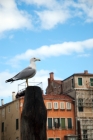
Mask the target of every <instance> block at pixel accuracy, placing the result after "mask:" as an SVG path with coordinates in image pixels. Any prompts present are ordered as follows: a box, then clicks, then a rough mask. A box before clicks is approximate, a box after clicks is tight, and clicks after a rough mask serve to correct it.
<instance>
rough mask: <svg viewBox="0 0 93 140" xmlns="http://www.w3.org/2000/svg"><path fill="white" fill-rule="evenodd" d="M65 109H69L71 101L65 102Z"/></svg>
mask: <svg viewBox="0 0 93 140" xmlns="http://www.w3.org/2000/svg"><path fill="white" fill-rule="evenodd" d="M66 109H68V110H70V109H71V103H69V102H66Z"/></svg>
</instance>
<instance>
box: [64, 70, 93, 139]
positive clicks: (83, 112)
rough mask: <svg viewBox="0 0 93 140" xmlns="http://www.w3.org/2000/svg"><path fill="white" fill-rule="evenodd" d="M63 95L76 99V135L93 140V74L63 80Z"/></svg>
mask: <svg viewBox="0 0 93 140" xmlns="http://www.w3.org/2000/svg"><path fill="white" fill-rule="evenodd" d="M63 93H64V94H66V95H70V96H71V97H73V98H74V99H75V118H76V133H77V135H78V136H79V139H81V140H85V139H86V140H93V74H90V73H88V71H84V73H76V74H73V75H71V76H70V77H68V78H66V79H65V80H63Z"/></svg>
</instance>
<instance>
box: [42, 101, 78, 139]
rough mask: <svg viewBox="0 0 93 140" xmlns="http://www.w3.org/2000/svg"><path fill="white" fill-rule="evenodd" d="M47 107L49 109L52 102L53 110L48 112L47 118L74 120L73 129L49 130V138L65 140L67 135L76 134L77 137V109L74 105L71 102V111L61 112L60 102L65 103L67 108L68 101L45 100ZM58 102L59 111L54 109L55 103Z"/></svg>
mask: <svg viewBox="0 0 93 140" xmlns="http://www.w3.org/2000/svg"><path fill="white" fill-rule="evenodd" d="M44 102H45V105H46V107H47V102H52V109H51V110H47V118H72V126H73V127H72V129H63V130H62V129H60V128H59V129H51V130H49V129H48V128H47V138H60V140H64V136H65V135H69V134H74V135H75V128H76V126H75V109H74V103H73V102H72V101H69V102H71V110H67V109H64V110H61V109H60V102H65V106H66V101H62V100H44ZM54 102H58V109H57V110H54V109H53V103H54Z"/></svg>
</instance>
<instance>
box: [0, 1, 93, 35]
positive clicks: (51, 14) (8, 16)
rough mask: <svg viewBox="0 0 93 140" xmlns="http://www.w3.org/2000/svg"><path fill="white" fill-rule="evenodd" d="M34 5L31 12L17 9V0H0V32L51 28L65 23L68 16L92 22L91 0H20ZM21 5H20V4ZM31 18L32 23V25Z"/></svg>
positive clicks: (92, 9) (92, 4)
mask: <svg viewBox="0 0 93 140" xmlns="http://www.w3.org/2000/svg"><path fill="white" fill-rule="evenodd" d="M19 2H21V3H20V4H23V3H22V2H25V3H26V4H29V5H31V6H32V5H33V4H34V5H35V6H34V9H33V11H32V13H34V14H32V15H31V13H29V11H28V10H27V11H26V10H25V9H24V10H23V9H22V10H21V9H20V10H19V9H18V6H17V1H15V0H8V1H7V0H2V1H0V34H1V33H3V32H4V31H8V30H12V29H20V28H31V27H34V26H35V28H36V27H37V28H38V27H39V25H40V27H41V28H42V29H51V28H54V27H55V26H56V25H58V24H63V23H65V22H66V21H67V20H68V19H70V18H75V17H80V18H82V19H83V20H84V21H86V22H93V1H92V0H78V1H75V0H70V1H69V0H65V1H64V0H62V1H61V0H60V1H57V0H20V1H19ZM20 7H22V5H21V6H20ZM32 19H33V25H32V22H31V21H32Z"/></svg>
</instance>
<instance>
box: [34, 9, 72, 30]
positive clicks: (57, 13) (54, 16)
mask: <svg viewBox="0 0 93 140" xmlns="http://www.w3.org/2000/svg"><path fill="white" fill-rule="evenodd" d="M36 13H37V15H38V16H39V20H40V22H41V28H43V29H51V28H53V27H54V26H55V25H57V24H58V23H64V22H65V21H66V20H67V19H68V18H70V15H69V12H68V11H65V12H64V11H62V10H45V11H42V12H36Z"/></svg>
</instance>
